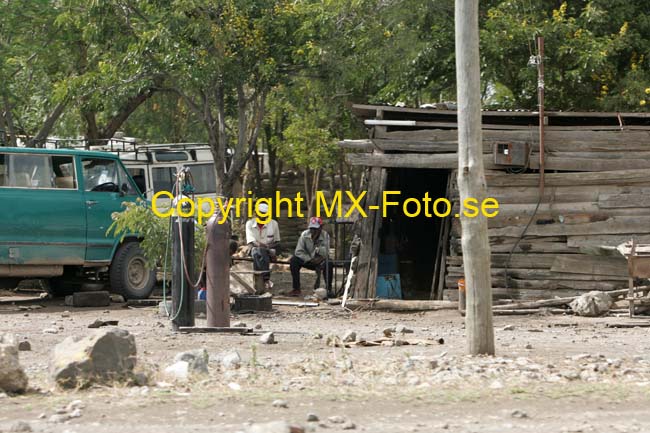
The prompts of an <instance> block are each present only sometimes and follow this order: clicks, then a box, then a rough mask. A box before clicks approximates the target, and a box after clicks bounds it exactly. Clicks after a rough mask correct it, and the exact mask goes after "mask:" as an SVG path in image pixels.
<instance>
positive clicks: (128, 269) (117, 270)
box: [109, 242, 156, 299]
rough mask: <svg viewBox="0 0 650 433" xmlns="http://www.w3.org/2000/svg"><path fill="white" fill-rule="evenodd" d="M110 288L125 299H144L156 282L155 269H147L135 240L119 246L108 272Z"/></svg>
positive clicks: (142, 254)
mask: <svg viewBox="0 0 650 433" xmlns="http://www.w3.org/2000/svg"><path fill="white" fill-rule="evenodd" d="M109 279H110V283H111V289H112V290H113V291H114V292H117V293H120V294H121V295H122V296H124V297H125V298H127V299H146V298H148V297H149V295H151V292H152V291H153V287H154V285H155V283H156V271H155V270H154V269H149V266H148V265H147V259H146V258H145V256H144V253H143V251H142V249H141V248H140V245H139V244H138V243H137V242H128V243H126V244H123V245H122V246H120V247H119V249H118V250H117V252H116V253H115V257H114V258H113V263H111V268H110V272H109Z"/></svg>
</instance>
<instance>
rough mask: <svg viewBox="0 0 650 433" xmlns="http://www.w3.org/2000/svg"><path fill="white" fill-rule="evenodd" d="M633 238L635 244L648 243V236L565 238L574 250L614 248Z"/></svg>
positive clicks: (649, 241)
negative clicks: (602, 247)
mask: <svg viewBox="0 0 650 433" xmlns="http://www.w3.org/2000/svg"><path fill="white" fill-rule="evenodd" d="M632 238H634V239H635V240H636V241H637V242H639V243H643V244H647V243H650V234H641V235H638V234H619V235H608V234H605V235H597V236H584V235H580V236H567V245H568V246H570V247H576V248H589V247H601V246H608V247H616V246H618V245H620V244H622V243H623V242H628V241H629V240H631V239H632Z"/></svg>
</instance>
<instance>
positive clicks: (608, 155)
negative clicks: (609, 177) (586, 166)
mask: <svg viewBox="0 0 650 433" xmlns="http://www.w3.org/2000/svg"><path fill="white" fill-rule="evenodd" d="M549 154H550V156H553V157H560V158H589V159H650V151H647V150H646V151H636V152H631V151H628V150H627V149H625V150H621V149H617V150H615V151H611V152H564V151H562V150H558V151H554V152H549Z"/></svg>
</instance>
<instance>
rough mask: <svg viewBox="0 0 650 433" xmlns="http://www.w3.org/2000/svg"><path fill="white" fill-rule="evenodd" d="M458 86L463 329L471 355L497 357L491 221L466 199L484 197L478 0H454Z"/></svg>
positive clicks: (479, 199)
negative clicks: (470, 212)
mask: <svg viewBox="0 0 650 433" xmlns="http://www.w3.org/2000/svg"><path fill="white" fill-rule="evenodd" d="M455 22H456V82H457V86H458V90H457V92H458V189H459V192H460V202H461V208H460V209H459V212H460V214H461V223H462V232H461V233H462V235H461V237H462V247H463V263H464V267H465V284H466V309H467V315H466V316H465V328H466V330H467V341H468V349H469V354H470V355H478V354H488V355H493V354H494V329H493V326H492V286H491V278H490V246H489V243H488V227H487V219H486V218H485V217H484V216H482V215H479V216H477V217H475V218H470V217H467V216H465V215H464V213H463V203H464V201H465V199H467V198H474V199H477V200H478V202H479V203H480V202H481V201H482V200H483V199H484V198H485V194H486V187H485V173H484V170H483V145H482V132H481V88H480V64H479V51H478V50H479V33H478V0H456V14H455Z"/></svg>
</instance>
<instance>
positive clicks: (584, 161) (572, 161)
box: [346, 149, 650, 172]
mask: <svg viewBox="0 0 650 433" xmlns="http://www.w3.org/2000/svg"><path fill="white" fill-rule="evenodd" d="M418 150H420V149H418ZM422 151H423V152H424V150H422ZM536 156H537V157H539V155H538V154H535V153H533V154H532V155H531V157H530V163H529V164H530V168H532V169H539V161H538V160H537V158H536ZM483 158H484V160H483V163H484V164H485V168H486V169H498V168H503V169H505V168H507V167H506V166H500V165H497V164H495V163H494V158H493V156H492V155H490V154H484V156H483ZM346 159H347V162H348V163H349V164H352V165H363V166H367V167H399V168H402V167H406V168H440V169H444V168H453V167H455V166H456V164H457V160H458V156H457V154H456V153H400V154H383V155H372V154H368V153H350V154H348V155H346ZM544 164H545V168H547V169H548V170H559V171H585V172H600V171H612V170H634V169H647V168H650V160H647V159H596V158H564V157H553V156H550V157H547V158H546V159H545V163H544Z"/></svg>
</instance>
